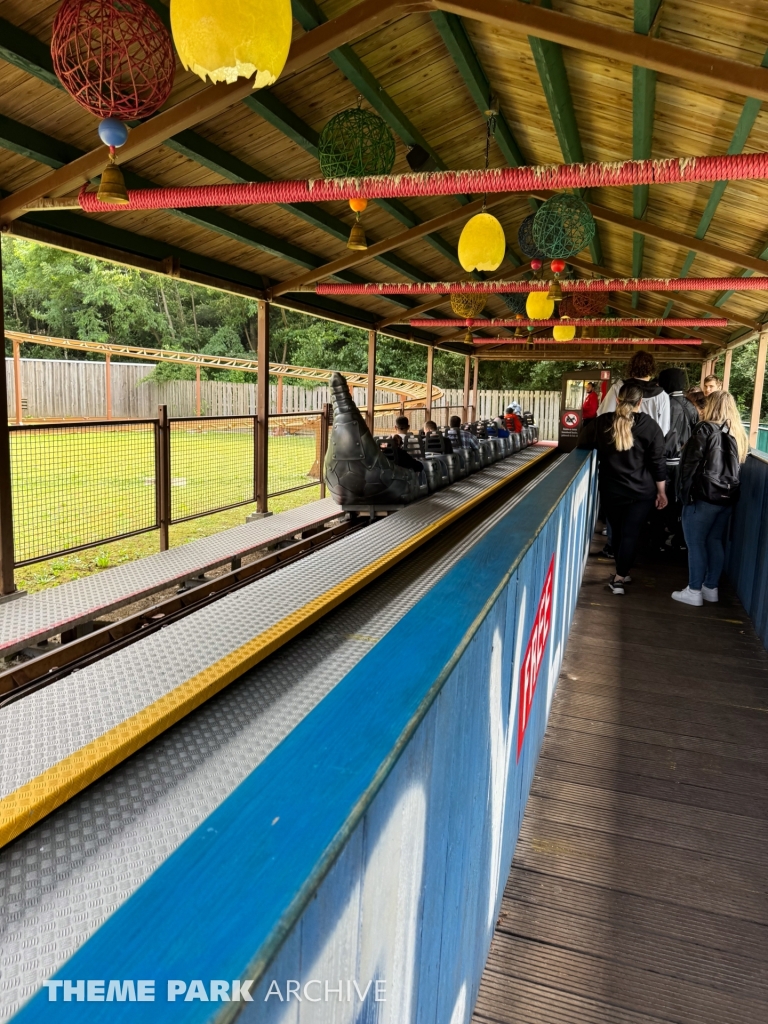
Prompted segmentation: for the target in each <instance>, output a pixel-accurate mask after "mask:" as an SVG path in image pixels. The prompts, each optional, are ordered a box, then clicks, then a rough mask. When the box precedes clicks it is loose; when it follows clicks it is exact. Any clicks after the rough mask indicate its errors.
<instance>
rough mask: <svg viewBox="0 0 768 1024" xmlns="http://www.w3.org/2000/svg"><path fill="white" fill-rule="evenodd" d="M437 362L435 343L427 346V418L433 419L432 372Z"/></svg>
mask: <svg viewBox="0 0 768 1024" xmlns="http://www.w3.org/2000/svg"><path fill="white" fill-rule="evenodd" d="M434 363H435V347H434V345H429V346H427V401H426V407H427V419H428V420H431V419H432V372H433V370H434Z"/></svg>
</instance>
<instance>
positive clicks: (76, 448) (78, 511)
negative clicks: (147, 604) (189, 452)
mask: <svg viewBox="0 0 768 1024" xmlns="http://www.w3.org/2000/svg"><path fill="white" fill-rule="evenodd" d="M10 430H11V483H12V492H13V521H14V544H15V549H16V564H17V565H28V564H30V563H31V562H40V561H43V560H44V559H46V558H51V557H53V556H55V555H60V554H63V553H64V552H66V551H78V550H81V549H83V548H87V547H93V546H94V545H96V544H100V543H106V542H107V541H110V540H119V539H120V538H121V537H126V536H130V535H131V534H135V533H143V532H144V531H146V530H153V529H156V527H157V499H156V486H155V424H154V422H152V421H146V420H132V421H130V422H111V423H108V424H107V423H94V424H77V425H70V424H60V425H56V426H54V425H46V426H40V427H37V426H27V427H25V426H19V427H16V426H14V427H11V428H10Z"/></svg>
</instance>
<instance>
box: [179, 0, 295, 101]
mask: <svg viewBox="0 0 768 1024" xmlns="http://www.w3.org/2000/svg"><path fill="white" fill-rule="evenodd" d="M292 21H293V16H292V14H291V0H171V31H172V33H173V41H174V43H175V44H176V50H177V51H178V54H179V57H180V58H181V63H182V64H183V65H184V67H185V68H187V70H188V71H192V72H194V73H195V74H196V75H197V76H198V77H199V78H202V79H203V81H205V79H206V78H209V79H210V80H211V81H212V82H234V81H236V80H237V78H250V76H251V75H252V74H253V73H254V72H256V78H255V79H254V83H253V87H254V89H263V88H264V87H265V86H267V85H272V84H273V83H274V82H276V81H277V79H278V77H279V75H280V73H281V71H282V70H283V67H284V66H285V62H286V60H287V58H288V50H289V48H290V45H291V31H292Z"/></svg>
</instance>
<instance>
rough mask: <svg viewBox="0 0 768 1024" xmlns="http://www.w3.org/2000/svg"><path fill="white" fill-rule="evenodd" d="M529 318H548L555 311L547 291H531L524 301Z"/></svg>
mask: <svg viewBox="0 0 768 1024" xmlns="http://www.w3.org/2000/svg"><path fill="white" fill-rule="evenodd" d="M525 311H526V313H527V314H528V319H529V320H549V319H550V317H551V316H552V314H553V313H554V311H555V303H554V301H553V300H552V299H550V297H549V295H548V294H547V292H531V293H530V295H529V296H528V298H527V300H526V303H525Z"/></svg>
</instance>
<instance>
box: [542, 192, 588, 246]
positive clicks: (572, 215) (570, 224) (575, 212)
mask: <svg viewBox="0 0 768 1024" xmlns="http://www.w3.org/2000/svg"><path fill="white" fill-rule="evenodd" d="M594 237H595V221H594V218H593V217H592V214H591V213H590V212H589V207H588V206H587V204H586V203H585V202H584V200H583V199H579V197H578V196H573V195H570V193H567V192H563V193H560V194H558V195H556V196H552V198H551V199H548V200H547V201H546V203H544V204H543V205H542V206H540V207H539V209H538V210H537V212H536V216H535V217H534V218H533V238H534V241H535V243H536V245H537V246H538V248H539V249H540V250H541V251H542V252H543V253H544V255H545V256H546V257H547V258H548V259H551V260H552V259H567V258H568V257H569V256H575V255H576V253H577V252H581V250H582V249H584V248H586V247H587V246H588V245H589V243H590V242H591V241H592V239H593V238H594Z"/></svg>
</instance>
